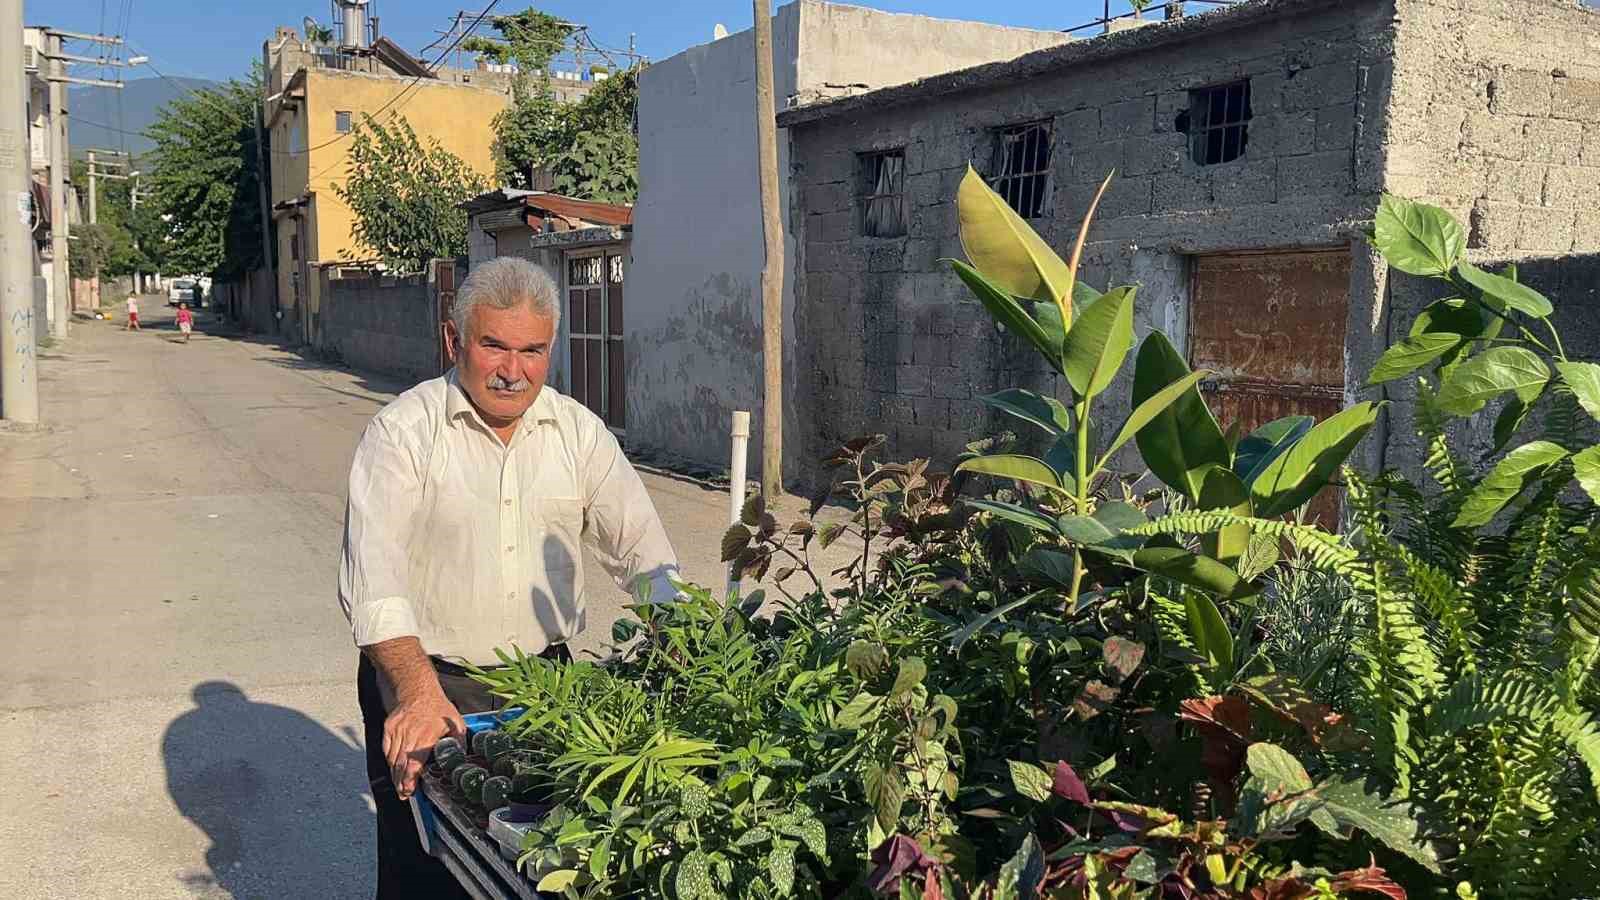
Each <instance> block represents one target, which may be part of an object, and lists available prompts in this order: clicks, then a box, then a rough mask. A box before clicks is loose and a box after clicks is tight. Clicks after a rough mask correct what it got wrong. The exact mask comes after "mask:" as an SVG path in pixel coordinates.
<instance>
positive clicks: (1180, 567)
mask: <svg viewBox="0 0 1600 900" xmlns="http://www.w3.org/2000/svg"><path fill="white" fill-rule="evenodd" d="M1133 564H1134V565H1135V566H1136V567H1138V568H1140V569H1142V570H1144V571H1146V572H1150V573H1152V574H1155V575H1160V576H1162V577H1163V578H1170V579H1172V580H1173V581H1176V582H1178V583H1180V584H1186V585H1188V586H1190V587H1195V588H1199V589H1201V590H1202V591H1208V592H1210V593H1212V594H1215V595H1216V596H1217V597H1218V598H1219V599H1222V600H1244V599H1247V598H1249V597H1254V596H1255V595H1256V594H1259V593H1261V589H1260V588H1258V587H1255V586H1254V585H1252V584H1250V583H1249V582H1248V581H1245V580H1244V579H1243V578H1240V577H1239V575H1238V573H1237V572H1235V571H1233V570H1232V569H1230V568H1228V567H1227V566H1225V565H1223V564H1222V563H1220V562H1217V561H1216V560H1214V559H1211V558H1210V557H1206V556H1200V555H1199V554H1196V553H1190V552H1189V551H1188V550H1184V549H1182V548H1179V547H1146V548H1145V549H1143V550H1140V551H1139V552H1137V553H1135V554H1133Z"/></svg>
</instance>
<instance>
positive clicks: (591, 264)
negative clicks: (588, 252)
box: [567, 256, 603, 287]
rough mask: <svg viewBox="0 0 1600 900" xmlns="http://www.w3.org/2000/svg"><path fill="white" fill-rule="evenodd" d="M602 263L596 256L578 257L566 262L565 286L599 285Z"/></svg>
mask: <svg viewBox="0 0 1600 900" xmlns="http://www.w3.org/2000/svg"><path fill="white" fill-rule="evenodd" d="M602 262H603V260H601V258H600V257H598V256H580V257H577V258H575V259H569V260H567V284H568V285H570V286H572V287H577V286H579V285H591V284H599V283H600V266H601V264H602Z"/></svg>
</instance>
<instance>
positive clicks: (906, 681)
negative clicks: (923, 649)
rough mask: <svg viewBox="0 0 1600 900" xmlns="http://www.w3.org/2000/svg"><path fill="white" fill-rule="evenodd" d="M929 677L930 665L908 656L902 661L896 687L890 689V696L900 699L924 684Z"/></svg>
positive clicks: (898, 670)
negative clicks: (924, 680)
mask: <svg viewBox="0 0 1600 900" xmlns="http://www.w3.org/2000/svg"><path fill="white" fill-rule="evenodd" d="M926 677H928V665H927V663H924V662H923V661H922V660H921V658H919V657H916V656H908V657H906V658H905V659H902V660H900V665H899V668H898V669H897V670H896V672H895V676H894V686H893V687H891V688H889V696H891V697H898V696H900V695H901V694H904V693H906V692H908V691H910V690H911V689H912V688H915V687H916V686H917V685H919V684H921V683H922V679H924V678H926Z"/></svg>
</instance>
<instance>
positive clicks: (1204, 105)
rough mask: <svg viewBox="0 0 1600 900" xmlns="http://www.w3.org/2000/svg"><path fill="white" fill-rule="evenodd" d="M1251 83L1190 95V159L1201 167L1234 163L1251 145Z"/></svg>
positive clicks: (1244, 82) (1210, 89) (1207, 89)
mask: <svg viewBox="0 0 1600 900" xmlns="http://www.w3.org/2000/svg"><path fill="white" fill-rule="evenodd" d="M1250 117H1251V110H1250V82H1249V81H1248V80H1245V81H1236V82H1233V83H1232V84H1223V85H1218V86H1216V87H1208V88H1201V89H1200V90H1197V91H1190V92H1189V115H1188V122H1187V126H1188V127H1187V128H1185V129H1183V130H1184V131H1186V132H1187V133H1188V135H1189V158H1190V159H1193V160H1194V161H1195V162H1196V163H1197V164H1199V165H1202V166H1214V165H1217V164H1219V163H1226V162H1233V161H1234V160H1236V159H1238V158H1239V157H1241V156H1243V155H1244V150H1245V145H1246V144H1248V143H1249V141H1250V130H1249V129H1250V126H1249V122H1250Z"/></svg>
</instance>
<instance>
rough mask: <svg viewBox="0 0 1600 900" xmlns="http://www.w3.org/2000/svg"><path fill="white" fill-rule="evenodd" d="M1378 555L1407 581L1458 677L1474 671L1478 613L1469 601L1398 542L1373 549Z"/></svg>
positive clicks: (1435, 569) (1442, 573)
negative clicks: (1443, 641)
mask: <svg viewBox="0 0 1600 900" xmlns="http://www.w3.org/2000/svg"><path fill="white" fill-rule="evenodd" d="M1377 547H1378V549H1379V552H1382V553H1384V554H1385V555H1387V556H1388V557H1389V558H1390V559H1391V561H1392V562H1394V563H1396V564H1397V565H1399V566H1400V567H1402V570H1403V572H1404V574H1405V577H1406V578H1407V579H1408V580H1409V582H1410V584H1409V587H1410V588H1411V590H1412V592H1413V593H1414V594H1415V596H1416V598H1417V600H1418V601H1420V602H1421V604H1422V606H1423V608H1424V609H1426V610H1427V612H1428V614H1429V615H1430V616H1432V617H1433V618H1434V619H1435V620H1436V621H1437V622H1438V623H1439V626H1440V629H1441V630H1442V631H1443V633H1444V634H1445V635H1446V636H1447V637H1448V639H1449V640H1448V644H1447V646H1448V649H1449V651H1450V653H1451V654H1452V655H1453V657H1454V661H1455V668H1456V670H1457V671H1458V672H1459V673H1460V674H1461V675H1471V674H1472V673H1473V672H1474V671H1475V670H1476V669H1477V661H1478V645H1479V643H1480V641H1481V640H1482V636H1481V634H1480V633H1479V624H1480V623H1479V621H1478V611H1477V609H1476V608H1475V607H1474V606H1473V603H1472V599H1471V597H1469V596H1468V595H1467V593H1466V592H1465V591H1463V590H1462V589H1461V586H1460V585H1458V584H1456V582H1455V580H1454V579H1453V578H1452V577H1451V575H1450V573H1449V572H1447V571H1445V570H1444V569H1442V568H1440V567H1439V566H1435V565H1433V564H1431V563H1429V562H1427V561H1426V560H1424V559H1422V558H1421V557H1420V556H1418V555H1417V554H1416V553H1413V552H1412V551H1411V549H1410V548H1408V547H1406V546H1405V545H1404V544H1402V543H1400V542H1398V541H1384V542H1381V543H1380V544H1378V545H1377Z"/></svg>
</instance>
